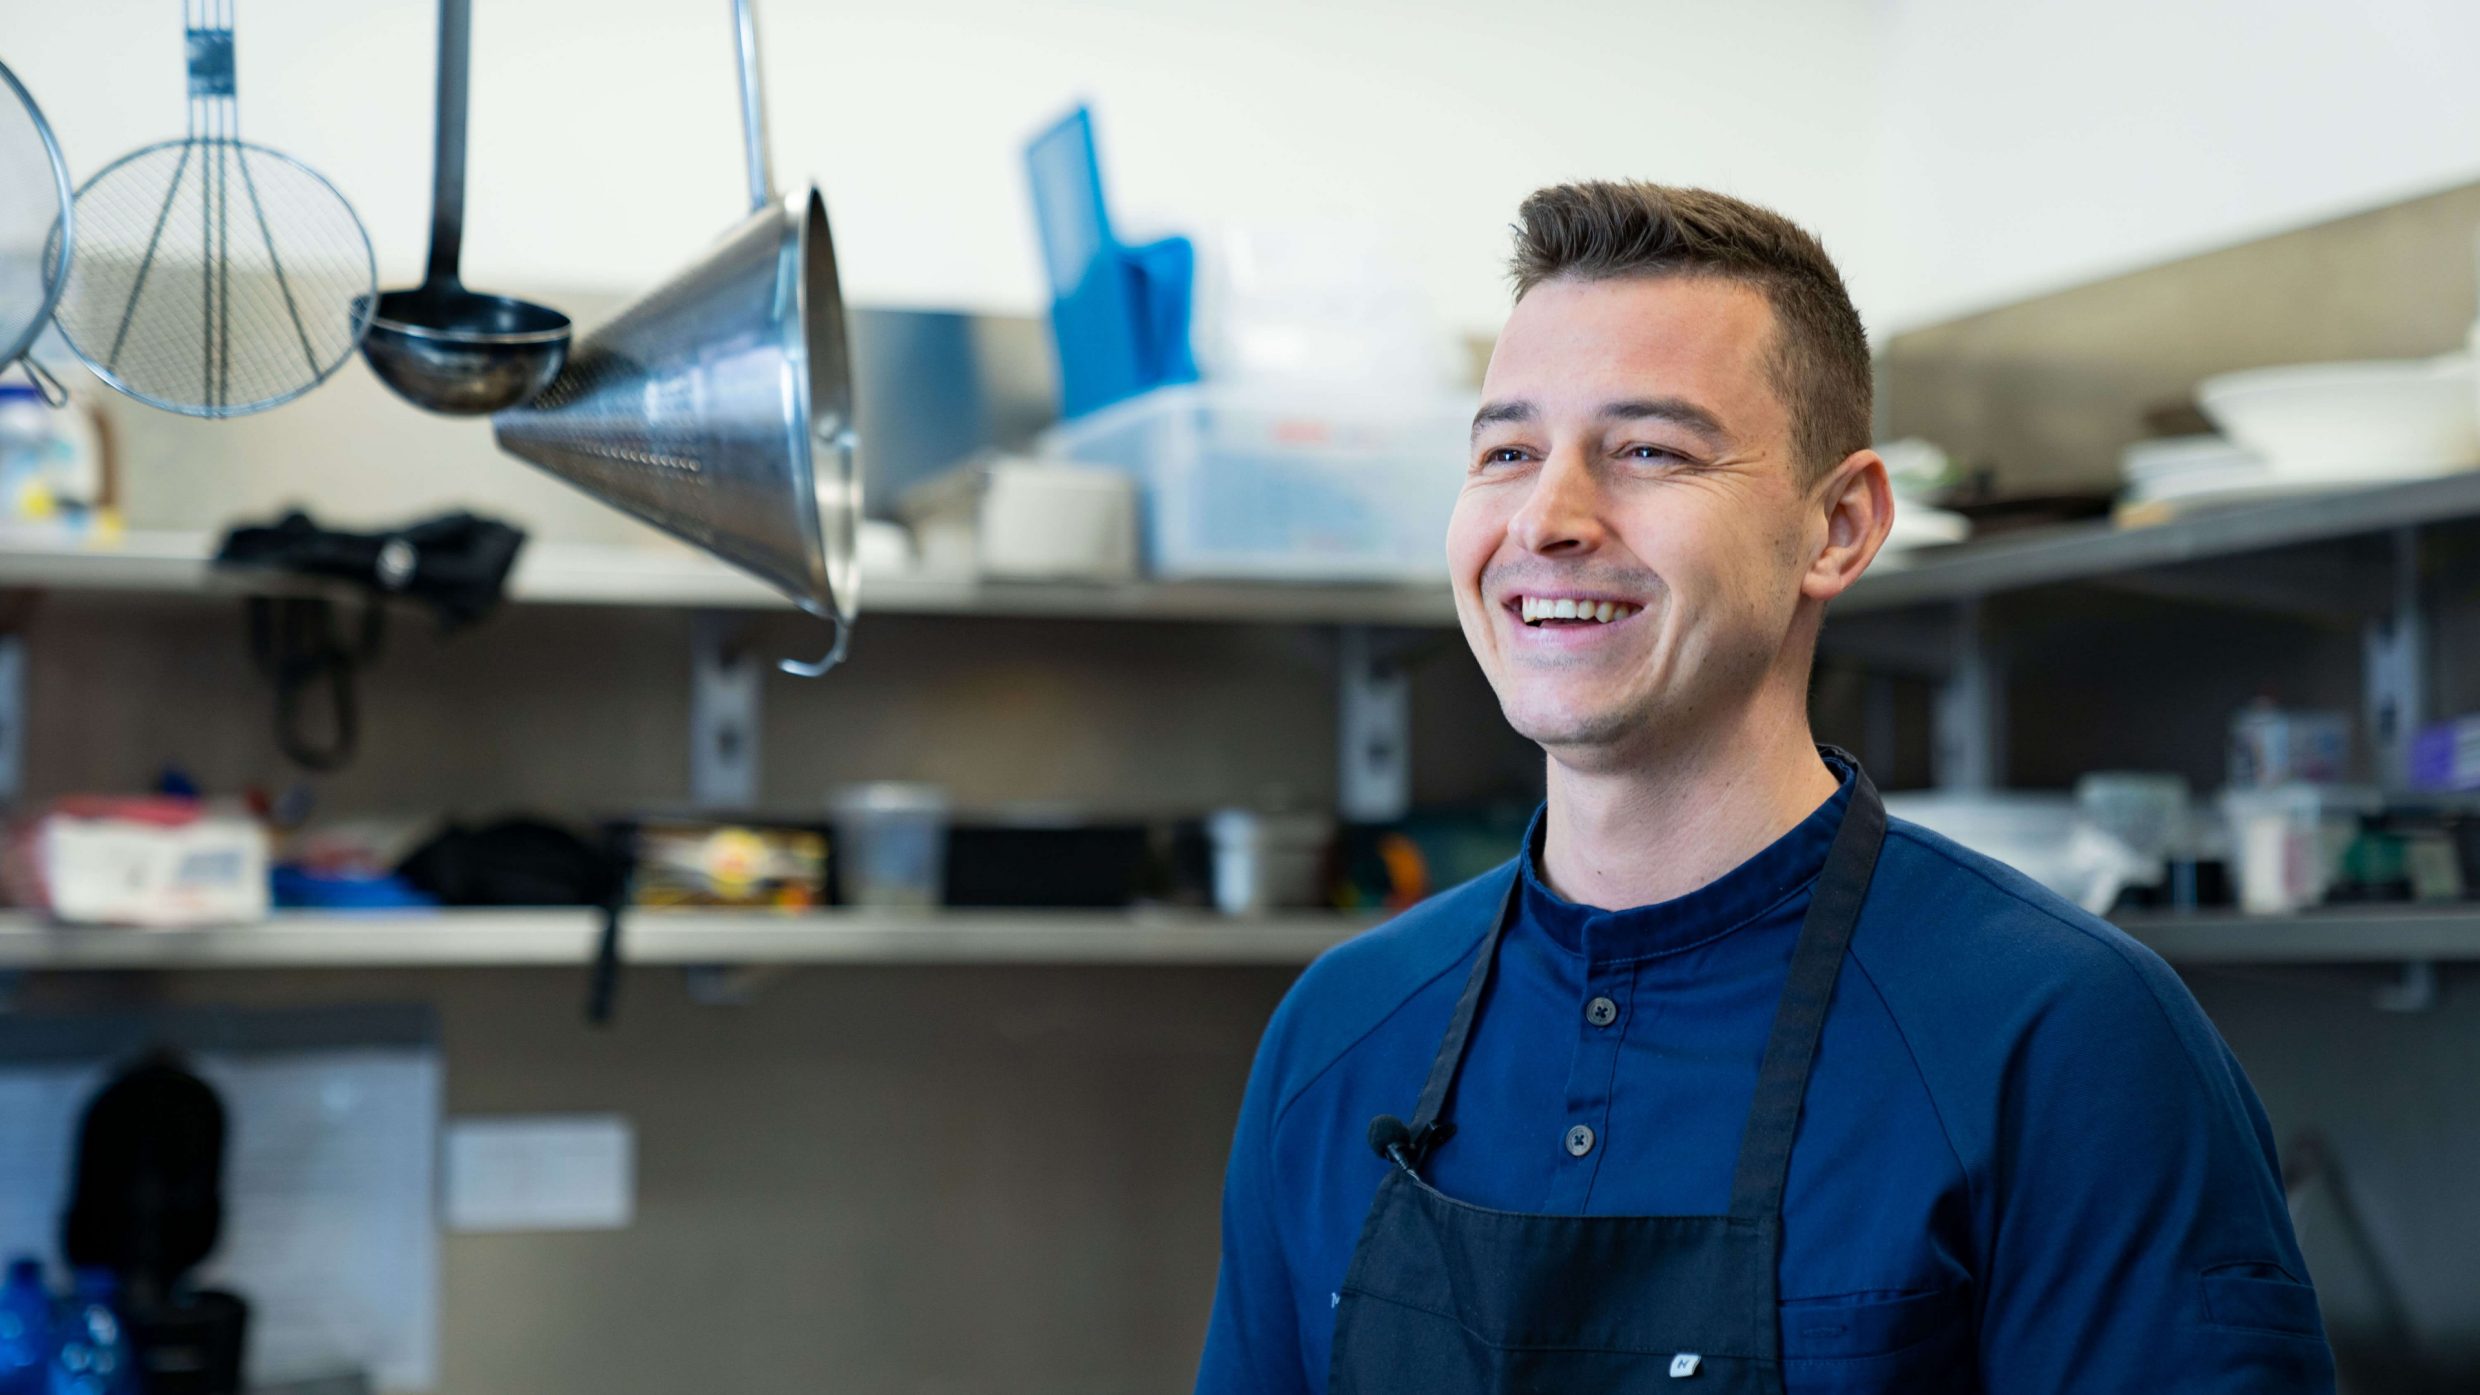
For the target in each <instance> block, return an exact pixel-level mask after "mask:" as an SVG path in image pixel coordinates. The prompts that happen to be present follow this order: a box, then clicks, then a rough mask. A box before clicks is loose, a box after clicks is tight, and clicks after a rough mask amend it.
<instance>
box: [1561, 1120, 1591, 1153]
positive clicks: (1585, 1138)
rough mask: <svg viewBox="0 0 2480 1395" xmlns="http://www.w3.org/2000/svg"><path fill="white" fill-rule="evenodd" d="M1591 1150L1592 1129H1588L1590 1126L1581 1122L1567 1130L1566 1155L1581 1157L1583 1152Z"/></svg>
mask: <svg viewBox="0 0 2480 1395" xmlns="http://www.w3.org/2000/svg"><path fill="white" fill-rule="evenodd" d="M1592 1151H1593V1130H1592V1129H1590V1128H1588V1127H1586V1126H1585V1125H1583V1124H1578V1125H1577V1126H1576V1127H1574V1128H1572V1129H1569V1130H1568V1131H1567V1154H1568V1156H1569V1157H1574V1158H1581V1157H1583V1156H1584V1155H1585V1154H1587V1153H1590V1152H1592Z"/></svg>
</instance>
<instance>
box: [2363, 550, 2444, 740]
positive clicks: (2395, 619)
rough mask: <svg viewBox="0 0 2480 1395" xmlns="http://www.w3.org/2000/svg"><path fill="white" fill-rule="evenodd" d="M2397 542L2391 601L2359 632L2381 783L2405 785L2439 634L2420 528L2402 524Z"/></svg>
mask: <svg viewBox="0 0 2480 1395" xmlns="http://www.w3.org/2000/svg"><path fill="white" fill-rule="evenodd" d="M2393 543H2394V585H2393V595H2392V602H2391V605H2390V607H2389V608H2388V610H2387V613H2386V614H2385V615H2384V616H2383V617H2382V618H2379V619H2375V620H2371V621H2369V622H2368V624H2367V626H2366V627H2365V628H2364V629H2363V630H2361V632H2360V653H2361V655H2362V661H2361V676H2362V680H2363V694H2364V699H2365V702H2366V712H2367V724H2368V743H2369V747H2370V754H2371V755H2372V756H2374V757H2375V759H2376V773H2377V783H2379V784H2380V785H2383V786H2384V787H2386V788H2388V789H2404V788H2407V787H2408V786H2409V785H2410V783H2411V742H2412V738H2413V737H2415V736H2417V735H2418V734H2419V730H2420V727H2421V724H2423V723H2425V722H2426V721H2427V720H2428V676H2429V672H2430V656H2431V645H2432V642H2433V639H2434V635H2433V631H2432V629H2431V626H2430V624H2429V614H2428V606H2427V598H2426V597H2425V596H2424V595H2423V594H2422V589H2423V588H2422V586H2421V576H2420V535H2419V530H2417V529H2415V528H2397V529H2395V530H2394V533H2393Z"/></svg>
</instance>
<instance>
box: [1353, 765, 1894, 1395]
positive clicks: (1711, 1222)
mask: <svg viewBox="0 0 2480 1395" xmlns="http://www.w3.org/2000/svg"><path fill="white" fill-rule="evenodd" d="M1832 754H1833V755H1834V756H1835V757H1837V758H1838V759H1840V760H1842V761H1844V762H1845V763H1848V764H1849V765H1850V766H1851V769H1852V789H1851V800H1850V804H1849V806H1848V807H1847V808H1846V809H1845V810H1844V813H1843V822H1842V825H1841V827H1840V828H1839V829H1837V830H1836V832H1835V836H1834V843H1833V846H1832V848H1831V849H1830V850H1829V851H1828V852H1827V854H1826V861H1825V867H1824V870H1823V871H1821V872H1820V873H1819V874H1818V877H1817V884H1816V888H1815V891H1814V892H1813V894H1812V896H1811V898H1810V901H1809V908H1808V915H1807V918H1806V919H1805V920H1804V921H1802V922H1801V925H1800V937H1799V942H1798V945H1797V947H1796V948H1795V949H1793V951H1792V955H1791V972H1790V975H1789V977H1788V978H1787V979H1786V981H1785V983H1784V986H1783V995H1782V1001H1781V1003H1780V1005H1779V1006H1778V1007H1777V1008H1776V1009H1775V1012H1774V1024H1773V1028H1772V1030H1771V1033H1770V1034H1769V1036H1768V1038H1767V1041H1766V1046H1765V1058H1764V1063H1763V1065H1762V1066H1761V1067H1760V1068H1759V1070H1758V1075H1757V1089H1756V1095H1755V1098H1754V1099H1753V1100H1752V1101H1751V1103H1750V1106H1749V1111H1748V1122H1747V1127H1746V1129H1745V1131H1744V1132H1743V1134H1742V1136H1741V1140H1740V1149H1739V1161H1738V1164H1737V1166H1736V1167H1735V1169H1734V1171H1733V1174H1732V1182H1731V1209H1730V1210H1729V1212H1727V1213H1726V1214H1723V1215H1719V1216H1568V1215H1532V1214H1527V1213H1523V1212H1516V1211H1493V1210H1490V1209H1488V1208H1486V1207H1480V1206H1471V1205H1467V1204H1466V1203H1464V1202H1461V1201H1457V1200H1455V1199H1454V1198H1452V1197H1449V1196H1447V1195H1445V1194H1444V1193H1441V1192H1439V1191H1438V1190H1437V1189H1436V1188H1434V1187H1432V1186H1430V1185H1429V1184H1428V1183H1427V1182H1426V1181H1424V1180H1422V1177H1421V1167H1422V1165H1423V1164H1424V1163H1425V1162H1426V1161H1427V1160H1428V1158H1429V1155H1430V1154H1431V1153H1432V1152H1433V1151H1435V1150H1436V1149H1437V1147H1438V1146H1439V1145H1440V1144H1442V1143H1444V1142H1446V1141H1447V1140H1448V1138H1449V1137H1451V1136H1452V1135H1453V1133H1454V1131H1455V1130H1454V1125H1452V1124H1451V1123H1449V1122H1447V1120H1446V1118H1445V1117H1444V1116H1445V1110H1446V1107H1447V1102H1448V1096H1449V1095H1450V1094H1451V1093H1452V1091H1453V1089H1454V1085H1455V1075H1456V1071H1457V1069H1458V1068H1459V1067H1460V1066H1461V1065H1462V1064H1463V1059H1464V1048H1465V1046H1466V1044H1467V1043H1468V1042H1469V1040H1470V1039H1471V1035H1472V1026H1473V1021H1474V1019H1475V1017H1476V1016H1477V1015H1478V1014H1479V1012H1480V1007H1481V997H1482V993H1483V991H1484V990H1485V989H1486V988H1487V987H1488V986H1489V980H1490V972H1491V965H1492V963H1493V961H1494V960H1495V959H1496V958H1497V951H1498V943H1499V940H1500V938H1501V937H1502V936H1503V935H1504V934H1505V933H1506V929H1507V924H1508V922H1509V921H1510V920H1511V919H1513V917H1514V915H1515V910H1516V904H1517V896H1518V893H1519V888H1521V887H1522V886H1523V875H1522V873H1521V871H1520V870H1519V872H1518V874H1517V876H1516V877H1515V879H1514V881H1513V882H1511V883H1510V884H1509V886H1508V889H1507V897H1506V899H1505V901H1503V902H1502V903H1501V904H1500V906H1499V911H1498V918H1497V920H1496V921H1495V922H1493V923H1492V925H1491V927H1490V933H1489V935H1488V936H1487V937H1486V938H1484V939H1483V940H1482V942H1481V950H1480V956H1479V958H1478V959H1477V960H1476V961H1475V962H1474V964H1473V968H1472V973H1471V975H1470V976H1469V977H1468V978H1467V979H1466V980H1465V983H1464V991H1463V996H1462V997H1460V998H1459V999H1458V1000H1457V1001H1456V1007H1455V1016H1454V1018H1453V1019H1452V1020H1451V1021H1450V1022H1449V1023H1448V1026H1447V1032H1446V1036H1445V1037H1444V1038H1443V1039H1441V1040H1440V1042H1439V1044H1438V1053H1437V1056H1436V1058H1435V1059H1434V1060H1433V1061H1432V1062H1431V1064H1430V1073H1429V1080H1428V1082H1427V1083H1426V1084H1425V1085H1424V1086H1423V1088H1422V1091H1421V1100H1420V1105H1419V1108H1418V1109H1417V1110H1416V1111H1415V1112H1414V1114H1413V1119H1412V1123H1411V1124H1409V1125H1406V1124H1404V1123H1402V1122H1400V1121H1398V1120H1396V1119H1393V1118H1386V1117H1381V1118H1380V1119H1378V1120H1376V1121H1374V1122H1373V1123H1372V1124H1371V1126H1370V1142H1371V1145H1372V1146H1373V1147H1375V1148H1376V1149H1377V1150H1378V1152H1379V1154H1380V1156H1382V1157H1385V1158H1386V1159H1388V1161H1390V1162H1392V1163H1393V1164H1394V1167H1393V1168H1392V1169H1391V1170H1390V1171H1389V1172H1388V1173H1387V1175H1386V1178H1385V1180H1384V1181H1382V1182H1380V1183H1379V1185H1378V1194H1377V1197H1376V1199H1375V1200H1373V1201H1372V1202H1371V1203H1370V1206H1369V1215H1368V1218H1367V1219H1366V1220H1365V1221H1363V1222H1362V1225H1361V1236H1360V1243H1359V1244H1358V1245H1357V1246H1356V1247H1355V1248H1354V1249H1353V1252H1352V1262H1351V1265H1350V1268H1349V1269H1348V1270H1347V1271H1346V1273H1345V1276H1344V1283H1343V1288H1342V1290H1341V1299H1340V1301H1339V1303H1338V1304H1337V1307H1336V1312H1335V1346H1334V1360H1333V1363H1332V1365H1331V1366H1330V1367H1329V1369H1328V1374H1327V1389H1328V1391H1329V1393H1330V1395H1415V1393H1416V1392H1417V1395H1519V1392H1521V1395H1604V1393H1605V1392H1636V1391H1667V1392H1674V1393H1675V1395H1782V1391H1783V1379H1782V1351H1781V1319H1780V1317H1779V1316H1778V1313H1777V1308H1776V1301H1777V1297H1778V1294H1777V1291H1776V1284H1775V1266H1776V1262H1777V1260H1778V1257H1779V1256H1780V1254H1781V1251H1782V1194H1783V1182H1784V1179H1785V1178H1786V1177H1787V1176H1788V1175H1789V1171H1790V1166H1791V1140H1792V1136H1793V1134H1794V1133H1795V1132H1797V1130H1798V1127H1799V1120H1800V1103H1801V1100H1802V1099H1803V1097H1804V1096H1805V1095H1806V1094H1807V1092H1808V1074H1809V1066H1810V1063H1811V1062H1812V1061H1814V1059H1815V1058H1816V1052H1817V1039H1818V1036H1819V1034H1820V1033H1821V1032H1822V1031H1823V1029H1824V1027H1825V1019H1826V1009H1827V1006H1828V1004H1829V1003H1830V1002H1831V1000H1832V998H1833V994H1834V982H1835V979H1836V978H1837V977H1838V976H1839V975H1840V974H1841V972H1842V966H1843V952H1844V949H1845V947H1846V946H1848V945H1849V944H1850V943H1851V932H1852V927H1853V925H1854V924H1855V923H1856V922H1857V921H1858V920H1859V916H1860V904H1861V902H1862V900H1864V899H1865V898H1866V896H1867V894H1868V888H1869V877H1870V874H1871V873H1872V872H1873V871H1874V870H1875V869H1876V866H1877V850H1878V845H1879V844H1880V843H1882V842H1883V841H1884V838H1885V831H1886V811H1885V806H1884V805H1883V804H1881V803H1880V802H1879V800H1878V797H1877V790H1876V787H1875V786H1873V785H1871V784H1870V783H1869V777H1868V775H1867V773H1866V772H1864V771H1862V770H1861V769H1860V767H1859V764H1858V762H1856V761H1851V760H1850V758H1849V757H1848V756H1845V755H1843V753H1842V752H1840V751H1835V752H1833V753H1832Z"/></svg>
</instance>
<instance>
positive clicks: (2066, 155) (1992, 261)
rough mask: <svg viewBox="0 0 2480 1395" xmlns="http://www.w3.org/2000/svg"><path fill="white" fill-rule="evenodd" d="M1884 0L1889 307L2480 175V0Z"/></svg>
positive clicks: (2088, 266) (2220, 238) (2102, 270)
mask: <svg viewBox="0 0 2480 1395" xmlns="http://www.w3.org/2000/svg"><path fill="white" fill-rule="evenodd" d="M1878 14H1879V16H1880V21H1881V28H1880V31H1879V35H1880V42H1881V43H1882V45H1883V48H1882V50H1881V52H1882V54H1883V63H1884V66H1883V68H1882V70H1881V72H1880V74H1879V76H1880V81H1881V85H1882V91H1883V94H1884V106H1883V108H1882V110H1883V113H1884V117H1885V124H1884V126H1883V127H1882V129H1881V133H1880V140H1881V141H1882V143H1883V144H1882V150H1883V156H1882V158H1883V162H1884V163H1883V169H1884V172H1885V175H1884V186H1883V190H1884V195H1885V204H1884V207H1883V210H1882V216H1883V218H1884V220H1885V222H1884V225H1883V230H1882V232H1881V234H1880V236H1881V238H1882V239H1883V242H1884V245H1885V246H1886V247H1887V248H1888V259H1887V261H1886V262H1885V263H1883V267H1884V279H1883V280H1882V281H1880V282H1879V283H1878V285H1877V286H1876V288H1875V292H1874V294H1875V297H1876V302H1875V303H1876V305H1877V306H1878V307H1879V308H1880V309H1881V310H1882V311H1883V312H1884V313H1883V319H1882V320H1881V321H1880V324H1881V327H1882V328H1892V329H1900V328H1908V327H1911V326H1915V325H1920V324H1925V323H1928V322H1931V321H1934V320H1939V319H1943V318H1946V317H1947V316H1950V315H1954V314H1959V313H1963V312H1965V311H1970V310H1978V309H1982V308H1985V307H1988V306H1991V305H1995V304H1999V303H2001V302H2004V301H2009V300H2013V299H2016V298H2018V297H2023V296H2029V295H2034V294H2038V293H2041V292H2046V291H2052V290H2056V289H2058V288H2059V287H2061V286H2066V285H2071V284H2074V283H2076V282H2080V281H2085V280H2089V279H2092V278H2095V277H2100V276H2106V275H2111V274H2115V273H2118V272H2122V271H2127V270H2130V269H2132V268H2135V267H2140V266H2144V265H2148V264H2150V263H2153V262H2156V261H2160V260H2163V259H2166V258H2171V257H2177V256H2182V255H2184V254H2187V253H2191V252H2196V251H2200V250H2203V249H2205V248H2208V247H2216V246H2220V245H2223V244H2225V243H2229V242H2235V241H2240V240H2244V239H2249V238H2254V237H2260V236H2263V235H2264V234H2266V233H2270V232H2274V231H2277V230H2279V229H2282V228H2288V227H2295V226H2298V225H2300V224H2303V223H2310V222H2317V221H2320V220H2323V219H2327V218H2331V217H2334V216H2336V215H2338V214H2342V213H2347V212H2352V211H2355V210H2358V209H2364V208H2372V207H2375V206H2377V205H2380V204H2385V203H2391V202H2393V201H2395V200H2397V199H2401V198H2405V197H2408V196H2411V195H2414V194H2422V193H2427V192H2429V191H2432V190H2436V189H2440V188H2443V187H2445V186H2447V185H2453V184H2461V183H2464V182H2467V181H2469V180H2470V179H2472V178H2473V177H2474V176H2475V175H2480V135H2476V134H2475V132H2480V86H2475V85H2474V84H2473V83H2472V81H2471V77H2470V61H2469V57H2470V55H2471V54H2472V53H2473V52H2475V51H2480V7H2475V6H2473V5H2470V4H2468V3H2465V0H2359V2H2358V3H2351V4H2337V3H2325V2H2324V0H2278V2H2276V0H2176V2H2175V3H2168V4H2165V3H2161V0H2009V2H2008V3H2004V4H1990V3H1987V0H1885V3H1883V4H1882V5H1880V6H1879V7H1878ZM2461 308H2462V313H2463V314H2464V316H2465V317H2466V318H2468V317H2469V312H2470V309H2471V307H2470V304H2469V302H2468V301H2466V302H2465V303H2464V304H2463V306H2462V307H2461Z"/></svg>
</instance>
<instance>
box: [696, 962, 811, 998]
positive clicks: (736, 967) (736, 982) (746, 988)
mask: <svg viewBox="0 0 2480 1395" xmlns="http://www.w3.org/2000/svg"><path fill="white" fill-rule="evenodd" d="M792 967H793V966H791V965H789V964H684V965H682V966H681V970H680V983H681V987H682V988H683V989H684V990H685V991H686V992H687V993H688V995H689V1001H690V1002H693V1003H695V1004H697V1005H698V1006H699V1007H710V1008H732V1007H747V1006H749V1005H750V1004H751V1003H754V1002H756V1001H757V1000H758V995H759V994H761V993H763V992H765V991H766V990H767V989H768V988H769V987H770V986H772V985H774V984H776V983H778V982H781V981H782V980H784V979H786V978H789V977H791V975H792Z"/></svg>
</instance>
